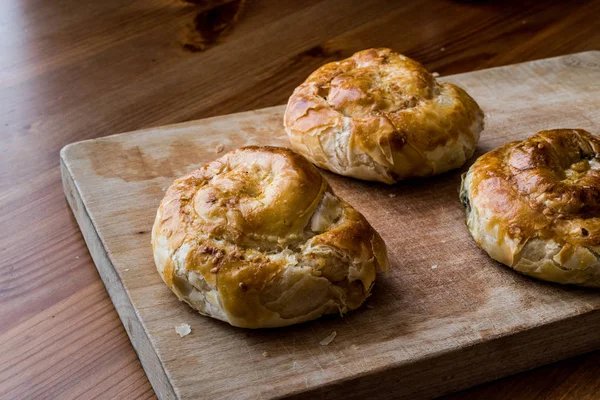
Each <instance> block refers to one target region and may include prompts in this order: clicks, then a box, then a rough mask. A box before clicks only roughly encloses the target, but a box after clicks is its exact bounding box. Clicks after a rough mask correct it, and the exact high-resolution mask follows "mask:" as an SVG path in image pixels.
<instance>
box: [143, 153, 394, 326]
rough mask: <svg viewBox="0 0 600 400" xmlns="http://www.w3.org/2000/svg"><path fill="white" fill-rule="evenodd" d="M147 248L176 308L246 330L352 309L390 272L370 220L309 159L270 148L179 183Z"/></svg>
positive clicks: (226, 159) (227, 159) (231, 157)
mask: <svg viewBox="0 0 600 400" xmlns="http://www.w3.org/2000/svg"><path fill="white" fill-rule="evenodd" d="M152 247H153V250H154V259H155V263H156V267H157V269H158V272H159V273H160V275H161V277H162V278H163V280H164V282H165V283H166V284H167V286H168V287H169V288H170V289H171V290H172V291H173V293H175V295H177V297H178V298H179V299H180V300H183V301H185V302H186V303H188V304H189V305H190V306H191V307H193V308H194V309H196V310H198V311H199V312H200V313H202V314H205V315H209V316H211V317H214V318H217V319H220V320H223V321H227V322H229V323H230V324H232V325H234V326H239V327H246V328H264V327H277V326H285V325H291V324H295V323H299V322H304V321H308V320H312V319H315V318H318V317H319V316H321V315H323V314H328V313H345V312H347V311H349V310H352V309H355V308H357V307H359V306H360V305H361V304H362V303H363V301H364V300H365V299H366V298H367V297H368V296H369V294H370V290H371V288H372V286H373V284H374V282H375V276H376V270H377V269H383V270H387V268H388V260H387V250H386V246H385V243H384V242H383V240H382V239H381V237H380V236H379V234H378V233H377V232H376V231H375V230H374V229H373V228H372V227H371V225H369V223H368V222H367V220H366V219H365V218H364V217H363V216H362V215H361V214H360V213H359V212H358V211H356V210H355V209H354V208H352V207H351V206H350V205H349V204H348V203H346V202H344V201H343V200H342V199H340V198H339V197H337V196H336V195H335V193H334V192H333V191H332V190H331V188H330V186H329V184H328V183H327V181H326V180H325V179H324V178H323V176H322V175H321V174H320V172H319V171H318V169H317V168H315V167H314V166H313V165H312V164H310V163H309V162H308V161H307V160H306V159H304V158H303V157H302V156H300V155H298V154H296V153H294V152H292V151H291V150H288V149H283V148H277V147H245V148H241V149H238V150H235V151H233V152H230V153H228V154H226V155H224V156H223V157H221V158H220V159H218V160H216V161H213V162H211V163H208V164H206V165H205V166H204V167H202V168H199V169H197V170H195V171H193V172H192V173H191V174H189V175H187V176H185V177H183V178H180V179H177V180H176V181H175V182H174V183H173V185H172V186H171V187H170V188H169V189H168V190H167V192H166V194H165V197H164V199H163V200H162V202H161V204H160V207H159V208H158V211H157V215H156V220H155V223H154V227H153V230H152Z"/></svg>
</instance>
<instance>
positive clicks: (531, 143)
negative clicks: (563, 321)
mask: <svg viewBox="0 0 600 400" xmlns="http://www.w3.org/2000/svg"><path fill="white" fill-rule="evenodd" d="M461 200H462V202H463V203H464V204H465V206H466V211H467V226H468V229H469V231H470V232H471V234H472V235H473V238H474V239H475V241H476V242H477V244H478V245H479V246H480V247H481V248H483V249H484V250H485V251H486V252H487V253H488V254H489V255H490V256H491V257H492V258H493V259H495V260H497V261H500V262H501V263H503V264H506V265H508V266H509V267H511V268H513V269H515V270H517V271H519V272H521V273H523V274H526V275H530V276H533V277H536V278H539V279H543V280H547V281H552V282H558V283H563V284H574V285H581V286H592V287H599V286H600V262H599V257H600V138H599V137H597V136H594V135H592V134H590V133H589V132H586V131H584V130H582V129H556V130H548V131H541V132H538V133H537V134H535V135H533V136H531V137H530V138H528V139H527V140H524V141H522V142H512V143H508V144H506V145H504V146H502V147H500V148H498V149H496V150H494V151H491V152H489V153H487V154H484V155H483V156H481V157H479V159H477V161H476V162H475V163H474V164H473V165H472V166H471V168H470V169H469V171H468V172H467V173H466V174H465V176H464V177H463V182H462V187H461Z"/></svg>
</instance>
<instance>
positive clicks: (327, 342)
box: [319, 331, 337, 346]
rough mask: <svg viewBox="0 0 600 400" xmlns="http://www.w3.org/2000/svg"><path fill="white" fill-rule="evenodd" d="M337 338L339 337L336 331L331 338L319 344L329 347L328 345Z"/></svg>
mask: <svg viewBox="0 0 600 400" xmlns="http://www.w3.org/2000/svg"><path fill="white" fill-rule="evenodd" d="M336 336H337V332H336V331H333V332H331V333H330V334H329V336H327V337H326V338H325V339H323V340H321V341H320V342H319V344H320V345H321V346H327V345H329V344H330V343H331V342H333V339H335V337H336Z"/></svg>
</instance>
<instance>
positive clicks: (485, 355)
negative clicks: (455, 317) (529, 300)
mask: <svg viewBox="0 0 600 400" xmlns="http://www.w3.org/2000/svg"><path fill="white" fill-rule="evenodd" d="M599 329H600V310H592V311H588V312H587V313H585V314H581V315H577V316H574V317H571V318H568V319H565V320H561V321H556V322H553V323H550V324H547V325H542V326H538V327H536V328H533V329H529V330H527V331H521V332H518V333H515V334H512V335H509V336H502V337H498V338H495V339H492V340H490V341H487V342H480V343H477V344H475V345H473V346H470V347H467V348H461V349H460V354H459V351H458V350H455V351H448V352H444V353H440V354H437V355H434V356H432V357H429V358H427V359H422V360H418V361H416V362H412V363H410V362H408V363H403V364H401V365H397V366H395V367H392V368H390V369H388V370H379V371H373V373H371V374H368V375H364V376H360V377H356V378H351V379H348V380H346V381H340V382H334V383H329V384H325V385H322V386H320V387H316V388H314V389H312V390H310V391H303V392H298V393H294V394H292V395H290V396H282V397H280V398H286V399H294V400H301V399H305V398H327V399H332V400H335V399H344V400H346V399H355V398H356V399H362V398H369V396H374V395H376V396H377V398H382V399H388V398H389V399H414V398H434V397H438V396H442V395H445V394H449V393H453V392H457V391H460V390H463V389H468V388H471V387H473V386H476V385H480V384H482V383H485V382H489V381H493V380H496V379H499V378H503V377H506V376H509V375H513V374H516V373H520V372H524V371H527V370H530V369H533V368H537V367H540V366H543V365H546V364H550V363H553V362H556V361H560V360H563V359H565V358H569V357H574V356H577V355H580V354H584V353H587V352H590V351H593V350H597V349H599V348H600V334H598V332H599ZM553 336H554V338H552V337H553ZM549 338H550V339H549ZM473 364H476V365H477V368H473Z"/></svg>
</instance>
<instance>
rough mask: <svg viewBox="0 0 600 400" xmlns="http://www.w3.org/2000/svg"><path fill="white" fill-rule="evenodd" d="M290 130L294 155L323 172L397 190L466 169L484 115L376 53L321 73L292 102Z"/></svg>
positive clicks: (396, 57)
mask: <svg viewBox="0 0 600 400" xmlns="http://www.w3.org/2000/svg"><path fill="white" fill-rule="evenodd" d="M284 126H285V130H286V132H287V134H288V137H289V139H290V142H291V144H292V147H293V149H294V150H296V151H297V152H299V153H300V154H302V155H303V156H305V157H306V158H307V159H308V160H310V161H311V162H312V163H314V164H316V165H317V166H319V167H321V168H325V169H328V170H330V171H333V172H335V173H338V174H341V175H346V176H351V177H354V178H359V179H364V180H371V181H380V182H385V183H395V182H397V181H399V180H402V179H406V178H414V177H425V176H431V175H435V174H440V173H442V172H446V171H448V170H451V169H454V168H459V167H461V166H462V165H463V164H464V163H465V161H466V160H467V159H468V158H469V157H471V156H472V155H473V152H474V150H475V146H476V144H477V141H478V140H479V135H480V132H481V131H482V129H483V112H482V111H481V109H480V108H479V106H478V105H477V103H476V102H475V100H473V99H472V98H471V96H469V95H468V94H467V93H466V92H465V91H464V90H463V89H461V88H459V87H458V86H456V85H453V84H451V83H447V82H439V81H437V80H436V78H435V77H434V76H433V75H432V74H431V73H429V72H428V71H427V70H426V69H425V68H424V67H423V66H422V65H421V64H419V63H418V62H416V61H414V60H411V59H410V58H408V57H405V56H403V55H401V54H397V53H394V52H393V51H391V50H390V49H369V50H364V51H361V52H358V53H356V54H354V55H353V56H352V57H350V58H347V59H345V60H342V61H338V62H332V63H329V64H326V65H323V66H322V67H320V68H318V69H317V70H316V71H315V72H313V73H312V74H311V75H310V76H309V77H308V79H306V81H305V82H304V83H302V84H301V85H300V86H298V87H297V88H296V90H295V91H294V93H293V94H292V95H291V96H290V98H289V101H288V105H287V108H286V111H285V116H284Z"/></svg>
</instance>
